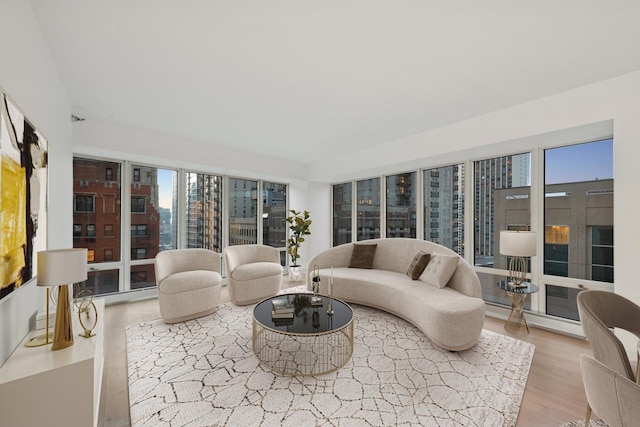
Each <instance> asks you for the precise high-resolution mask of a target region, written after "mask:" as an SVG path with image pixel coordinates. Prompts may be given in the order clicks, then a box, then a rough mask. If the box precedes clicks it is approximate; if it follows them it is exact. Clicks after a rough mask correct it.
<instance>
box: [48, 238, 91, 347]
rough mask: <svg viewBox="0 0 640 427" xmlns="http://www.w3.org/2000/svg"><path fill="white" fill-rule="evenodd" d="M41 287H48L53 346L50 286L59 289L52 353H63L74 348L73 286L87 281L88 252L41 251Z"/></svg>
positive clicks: (74, 250)
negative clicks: (63, 350)
mask: <svg viewBox="0 0 640 427" xmlns="http://www.w3.org/2000/svg"><path fill="white" fill-rule="evenodd" d="M37 280H38V286H46V287H47V321H46V322H47V332H46V335H45V340H46V342H45V343H44V344H49V289H48V288H49V287H50V286H58V303H57V306H58V307H57V308H56V325H55V329H54V332H53V345H52V346H51V349H52V350H61V349H63V348H67V347H69V346H71V345H73V330H72V326H71V305H70V303H69V284H73V283H76V282H82V281H85V280H87V250H86V249H55V250H49V251H41V252H38V278H37Z"/></svg>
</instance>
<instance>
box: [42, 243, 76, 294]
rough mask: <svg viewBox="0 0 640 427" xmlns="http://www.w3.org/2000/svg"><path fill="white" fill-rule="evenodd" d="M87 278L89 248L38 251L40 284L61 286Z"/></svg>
mask: <svg viewBox="0 0 640 427" xmlns="http://www.w3.org/2000/svg"><path fill="white" fill-rule="evenodd" d="M85 280H87V250H86V249H84V248H82V249H55V250H50V251H42V252H38V286H60V285H68V284H72V283H76V282H82V281H85Z"/></svg>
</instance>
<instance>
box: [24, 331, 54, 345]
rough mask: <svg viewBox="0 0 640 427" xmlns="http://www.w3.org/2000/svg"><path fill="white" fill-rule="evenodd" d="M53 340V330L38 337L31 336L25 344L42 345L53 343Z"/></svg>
mask: <svg viewBox="0 0 640 427" xmlns="http://www.w3.org/2000/svg"><path fill="white" fill-rule="evenodd" d="M51 341H53V332H49V333H48V334H42V335H38V336H37V337H33V338H31V339H30V340H29V341H27V343H26V344H25V346H27V347H40V346H42V345H47V344H51Z"/></svg>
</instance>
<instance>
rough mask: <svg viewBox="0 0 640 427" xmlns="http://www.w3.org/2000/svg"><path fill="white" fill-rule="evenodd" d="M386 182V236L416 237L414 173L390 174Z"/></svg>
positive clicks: (415, 187) (416, 187)
mask: <svg viewBox="0 0 640 427" xmlns="http://www.w3.org/2000/svg"><path fill="white" fill-rule="evenodd" d="M385 183H386V212H385V216H386V223H387V226H386V237H412V238H415V237H416V191H417V189H418V183H417V182H416V173H415V172H408V173H401V174H398V175H390V176H387V177H386V179H385Z"/></svg>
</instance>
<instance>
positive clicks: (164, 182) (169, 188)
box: [158, 169, 176, 213]
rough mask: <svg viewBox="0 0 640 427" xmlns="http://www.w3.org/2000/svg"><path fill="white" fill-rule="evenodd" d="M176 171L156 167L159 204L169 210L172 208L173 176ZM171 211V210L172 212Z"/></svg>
mask: <svg viewBox="0 0 640 427" xmlns="http://www.w3.org/2000/svg"><path fill="white" fill-rule="evenodd" d="M174 175H176V171H172V170H168V169H158V187H159V189H158V193H159V197H158V198H159V200H158V202H159V203H160V206H161V207H163V208H167V209H169V210H171V209H173V176H174ZM172 213H173V212H172Z"/></svg>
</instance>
